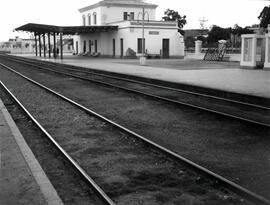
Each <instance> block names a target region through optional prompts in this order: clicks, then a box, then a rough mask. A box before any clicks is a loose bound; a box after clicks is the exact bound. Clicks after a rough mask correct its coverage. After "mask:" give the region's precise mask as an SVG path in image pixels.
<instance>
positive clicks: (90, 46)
mask: <svg viewBox="0 0 270 205" xmlns="http://www.w3.org/2000/svg"><path fill="white" fill-rule="evenodd" d="M91 48H92V41H91V40H89V53H91Z"/></svg>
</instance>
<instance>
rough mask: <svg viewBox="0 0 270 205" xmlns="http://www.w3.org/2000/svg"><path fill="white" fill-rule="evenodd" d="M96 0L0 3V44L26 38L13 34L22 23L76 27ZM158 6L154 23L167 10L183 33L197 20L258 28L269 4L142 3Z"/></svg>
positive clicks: (269, 0)
mask: <svg viewBox="0 0 270 205" xmlns="http://www.w3.org/2000/svg"><path fill="white" fill-rule="evenodd" d="M97 2H99V0H68V1H67V0H1V2H0V8H1V11H0V42H1V41H8V39H9V38H14V37H15V36H19V37H22V38H27V37H28V36H29V34H26V33H24V32H13V30H14V29H15V28H17V27H19V26H21V25H24V24H26V23H41V24H49V25H59V26H78V25H80V22H81V18H80V14H79V12H78V9H79V8H82V7H84V6H89V5H92V4H94V3H97ZM146 2H148V3H154V4H157V5H159V6H158V8H157V10H156V20H161V18H162V16H163V14H164V11H165V10H167V9H168V8H170V9H173V10H175V11H178V12H179V14H180V15H186V16H187V17H186V19H187V24H186V25H185V26H184V29H196V28H200V23H199V19H202V18H205V19H206V20H208V21H207V22H206V23H205V25H206V26H207V27H210V26H211V25H218V26H221V27H233V26H234V25H235V24H238V25H240V26H242V27H245V26H251V25H253V24H258V23H259V20H258V16H259V14H260V12H261V11H262V9H263V8H264V7H265V6H269V5H270V0H166V1H165V0H146Z"/></svg>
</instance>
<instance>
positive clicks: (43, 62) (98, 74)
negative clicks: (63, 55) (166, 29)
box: [9, 57, 270, 110]
mask: <svg viewBox="0 0 270 205" xmlns="http://www.w3.org/2000/svg"><path fill="white" fill-rule="evenodd" d="M9 59H11V60H14V57H10V58H9ZM17 60H18V59H17ZM19 61H23V62H24V63H26V62H28V63H29V62H35V63H38V61H37V60H35V59H22V58H20V59H19ZM40 62H41V63H42V64H45V65H46V64H47V65H48V64H49V65H51V66H55V67H57V66H61V65H62V66H65V68H61V69H66V70H72V71H75V72H78V71H79V72H82V73H86V74H92V75H97V76H101V77H106V78H111V79H115V80H122V81H126V82H131V83H136V84H141V85H146V86H151V87H156V88H161V89H165V90H170V91H176V92H182V93H187V94H190V95H195V96H201V97H205V98H210V99H211V98H212V99H215V100H220V101H225V102H230V103H234V104H239V105H245V106H250V107H255V108H260V109H265V110H270V107H266V106H262V105H257V104H253V103H247V102H243V101H238V100H232V99H228V98H222V97H217V96H213V95H209V94H202V93H198V92H192V91H187V90H183V89H179V88H172V87H167V86H162V85H157V84H153V83H147V82H143V81H138V80H132V79H128V78H122V77H116V76H112V75H107V74H102V73H97V72H94V71H84V70H76V69H74V68H67V66H68V67H74V66H72V65H66V64H59V63H52V62H46V61H40ZM56 64H57V65H56Z"/></svg>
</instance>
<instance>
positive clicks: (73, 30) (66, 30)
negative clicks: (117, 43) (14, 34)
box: [15, 23, 118, 35]
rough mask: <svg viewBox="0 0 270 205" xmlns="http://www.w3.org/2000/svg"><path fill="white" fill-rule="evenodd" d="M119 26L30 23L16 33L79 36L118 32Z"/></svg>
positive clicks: (19, 28) (17, 29)
mask: <svg viewBox="0 0 270 205" xmlns="http://www.w3.org/2000/svg"><path fill="white" fill-rule="evenodd" d="M117 29H118V26H53V25H45V24H34V23H28V24H25V25H23V26H20V27H18V28H16V29H15V30H16V31H27V32H36V33H37V34H43V33H63V34H64V35H75V34H76V35H77V34H86V33H95V32H107V31H112V30H117Z"/></svg>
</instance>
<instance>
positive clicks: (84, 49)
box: [83, 41, 86, 53]
mask: <svg viewBox="0 0 270 205" xmlns="http://www.w3.org/2000/svg"><path fill="white" fill-rule="evenodd" d="M83 52H84V53H85V52H86V41H83Z"/></svg>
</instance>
